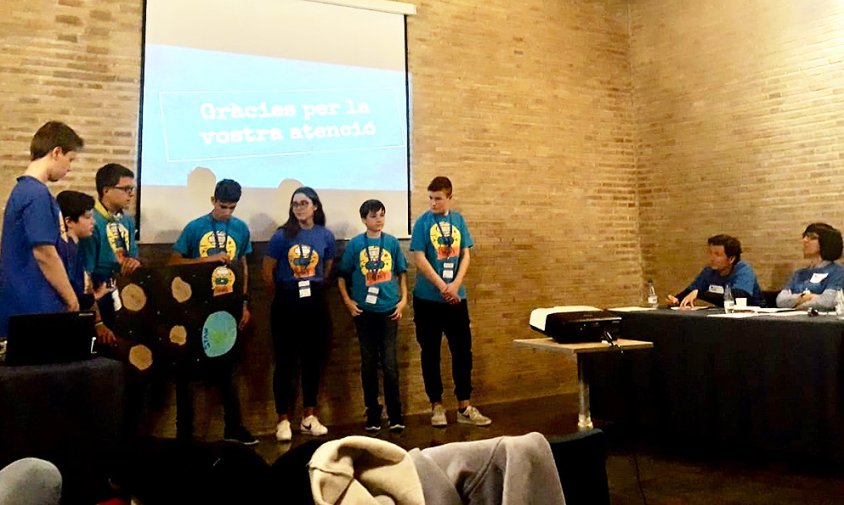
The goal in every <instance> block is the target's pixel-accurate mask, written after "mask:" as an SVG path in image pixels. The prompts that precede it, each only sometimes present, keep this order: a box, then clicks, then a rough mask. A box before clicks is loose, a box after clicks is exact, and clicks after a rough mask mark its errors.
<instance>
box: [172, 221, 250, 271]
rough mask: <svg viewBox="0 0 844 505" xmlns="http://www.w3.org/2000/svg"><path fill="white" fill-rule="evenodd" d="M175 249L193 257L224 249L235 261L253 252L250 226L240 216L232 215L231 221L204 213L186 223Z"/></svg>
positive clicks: (208, 254)
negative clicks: (219, 219)
mask: <svg viewBox="0 0 844 505" xmlns="http://www.w3.org/2000/svg"><path fill="white" fill-rule="evenodd" d="M173 250H174V251H175V252H177V253H179V254H180V255H182V257H184V258H190V259H198V258H206V257H208V256H213V255H215V254H217V253H220V252H225V253H227V254H228V255H229V259H231V260H232V261H234V260H239V259H240V258H243V257H244V256H246V255H247V254H251V253H252V242H251V241H250V240H249V227H248V226H246V223H244V222H243V221H241V220H240V219H238V218H236V217H231V218H229V220H228V221H217V220H216V219H214V218H213V217H211V214H205V215H204V216H202V217H198V218H196V219H194V220H193V221H191V222H190V223H188V224H187V226H185V229H184V230H182V234H181V235H179V239H178V240H177V241H176V243H175V244H173Z"/></svg>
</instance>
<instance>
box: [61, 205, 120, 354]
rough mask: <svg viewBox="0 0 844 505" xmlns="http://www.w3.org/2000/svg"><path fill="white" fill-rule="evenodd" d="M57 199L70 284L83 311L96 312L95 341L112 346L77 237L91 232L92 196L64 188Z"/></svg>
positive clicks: (62, 254)
mask: <svg viewBox="0 0 844 505" xmlns="http://www.w3.org/2000/svg"><path fill="white" fill-rule="evenodd" d="M56 201H57V202H58V204H59V208H60V209H61V211H62V217H63V218H64V229H65V231H66V233H67V241H66V242H65V241H63V243H61V244H60V245H59V256H61V257H62V261H63V262H64V265H65V269H67V276H68V278H69V279H70V285H71V286H73V291H75V292H76V297H77V298H78V299H79V306H80V307H81V308H82V310H93V311H94V312H95V313H96V315H97V322H96V329H97V342H98V343H99V344H101V345H105V346H110V347H114V346H116V345H117V338H116V337H115V336H114V333H113V332H112V331H111V330H110V329H109V328H108V327H107V326H106V325H105V324H103V321H102V318H101V317H100V314H99V310H98V308H97V304H96V303H95V301H96V300H95V294H94V291H93V285H92V283H91V275H90V273H89V272H87V271H86V270H85V255H84V254H83V253H82V252H81V251H80V250H79V245H78V244H79V240H80V239H84V238H88V237H90V236H91V235H92V234H93V233H94V215H93V211H94V204H95V201H94V198H93V197H92V196H90V195H86V194H85V193H80V192H79V191H71V190H65V191H62V192H61V193H59V194H58V195H56Z"/></svg>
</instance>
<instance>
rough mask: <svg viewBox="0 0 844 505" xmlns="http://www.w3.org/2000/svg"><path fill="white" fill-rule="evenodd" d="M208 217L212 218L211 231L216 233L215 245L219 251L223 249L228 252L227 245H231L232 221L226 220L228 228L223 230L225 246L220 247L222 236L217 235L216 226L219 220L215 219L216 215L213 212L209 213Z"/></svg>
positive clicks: (213, 233)
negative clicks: (230, 231)
mask: <svg viewBox="0 0 844 505" xmlns="http://www.w3.org/2000/svg"><path fill="white" fill-rule="evenodd" d="M208 217H210V218H211V233H212V235H214V245H216V246H217V250H218V251H219V250H220V249H222V251H223V252H225V253H226V254H228V247H227V246H228V245H229V224H230V223H231V221H226V229H225V231H224V232H223V247H220V238H219V237H217V226H216V223H217V221H216V220H215V219H214V216H212V215H211V214H208Z"/></svg>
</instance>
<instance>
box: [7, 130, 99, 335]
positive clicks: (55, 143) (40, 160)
mask: <svg viewBox="0 0 844 505" xmlns="http://www.w3.org/2000/svg"><path fill="white" fill-rule="evenodd" d="M84 144H85V143H84V141H83V140H82V138H81V137H79V135H77V134H76V132H74V131H73V129H71V128H70V127H69V126H67V125H66V124H64V123H60V122H57V121H50V122H48V123H45V124H44V125H43V126H42V127H41V128H39V129H38V131H37V132H35V135H34V136H33V137H32V142H31V143H30V148H29V151H30V155H31V157H30V159H31V161H30V163H29V166H28V167H27V168H26V171H25V172H24V174H23V175H22V176H21V177H18V181H17V184H16V185H15V187H14V188H13V189H12V193H11V195H9V199H8V200H7V202H6V210H5V212H4V214H3V237H2V240H0V279H2V281H0V337H5V336H6V333H7V331H8V322H9V317H11V316H14V315H18V314H43V313H48V312H62V311H65V310H68V311H76V310H79V300H78V299H77V298H76V294H75V293H74V291H73V287H72V286H71V285H70V282H69V281H68V276H67V271H66V270H65V267H64V264H63V263H62V260H61V257H60V256H59V254H58V247H59V245H60V244H61V243H62V242H63V231H62V228H61V212H60V211H59V205H58V204H57V203H56V199H55V198H53V195H51V194H50V190H49V189H47V183H48V182H56V181H59V180H61V179H62V178H63V177H64V176H65V175H67V173H68V172H69V171H70V164H71V163H72V162H73V160H75V159H76V153H77V152H78V151H81V150H82V147H83V146H84Z"/></svg>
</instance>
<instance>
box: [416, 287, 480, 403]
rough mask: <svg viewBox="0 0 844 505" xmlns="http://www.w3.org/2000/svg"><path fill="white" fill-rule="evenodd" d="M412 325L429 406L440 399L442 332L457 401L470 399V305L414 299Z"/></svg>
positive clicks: (462, 301)
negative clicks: (449, 355) (449, 358)
mask: <svg viewBox="0 0 844 505" xmlns="http://www.w3.org/2000/svg"><path fill="white" fill-rule="evenodd" d="M413 322H414V324H415V325H416V341H417V342H419V347H420V348H421V350H422V352H421V357H422V379H423V380H424V382H425V392H426V393H427V394H428V399H429V400H430V401H431V403H438V402H441V401H442V399H443V382H442V377H441V376H440V359H441V357H440V346H441V345H442V337H443V333H445V338H446V341H447V342H448V349H449V350H450V351H451V376H452V379H453V380H454V394H455V396H457V400H458V401H463V400H468V399H470V398H471V397H472V332H471V330H470V329H469V306H468V304H467V303H466V300H461V301H460V303H458V304H454V305H452V304H449V303H445V302H433V301H430V300H423V299H421V298H418V297H415V296H414V297H413Z"/></svg>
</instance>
